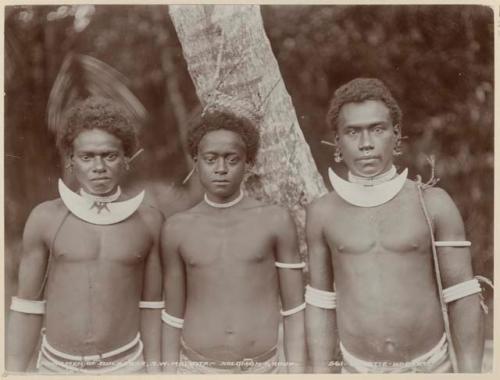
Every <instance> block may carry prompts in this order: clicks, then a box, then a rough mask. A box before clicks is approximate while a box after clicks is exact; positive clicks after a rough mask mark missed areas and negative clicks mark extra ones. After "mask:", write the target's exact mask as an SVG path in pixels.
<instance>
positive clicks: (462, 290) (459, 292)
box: [443, 278, 481, 303]
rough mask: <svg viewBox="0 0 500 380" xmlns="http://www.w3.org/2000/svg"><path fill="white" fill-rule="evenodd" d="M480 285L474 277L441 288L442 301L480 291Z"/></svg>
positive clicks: (450, 300) (451, 300)
mask: <svg viewBox="0 0 500 380" xmlns="http://www.w3.org/2000/svg"><path fill="white" fill-rule="evenodd" d="M480 292H481V286H480V285H479V281H478V280H477V279H476V278H473V279H472V280H468V281H464V282H460V283H458V284H455V285H453V286H450V287H449V288H446V289H444V290H443V298H444V302H446V303H448V302H453V301H455V300H457V299H459V298H463V297H467V296H470V295H471V294H475V293H480Z"/></svg>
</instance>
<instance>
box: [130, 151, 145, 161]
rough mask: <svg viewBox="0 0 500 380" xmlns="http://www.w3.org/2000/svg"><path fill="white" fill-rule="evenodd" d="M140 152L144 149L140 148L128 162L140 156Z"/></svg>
mask: <svg viewBox="0 0 500 380" xmlns="http://www.w3.org/2000/svg"><path fill="white" fill-rule="evenodd" d="M142 152H144V148H141V149H139V150H138V151H137V152H135V153H134V155H133V156H132V157H130V158H129V160H128V162H129V163H131V162H132V160H134V159H135V158H136V157H137V156H138V155H139V154H141V153H142Z"/></svg>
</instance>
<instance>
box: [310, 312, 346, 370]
mask: <svg viewBox="0 0 500 380" xmlns="http://www.w3.org/2000/svg"><path fill="white" fill-rule="evenodd" d="M306 337H307V348H308V352H309V358H310V361H311V363H310V365H311V370H312V372H313V373H331V372H336V369H337V368H336V366H335V365H334V361H335V358H336V356H337V355H336V354H337V352H336V350H337V343H338V338H337V330H336V318H335V311H334V310H324V309H320V308H317V307H315V306H310V305H308V306H307V309H306Z"/></svg>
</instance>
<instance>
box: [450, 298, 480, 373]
mask: <svg viewBox="0 0 500 380" xmlns="http://www.w3.org/2000/svg"><path fill="white" fill-rule="evenodd" d="M448 310H449V316H450V326H451V332H452V337H453V343H454V346H455V352H456V355H457V362H458V369H459V371H460V372H467V373H478V372H480V371H481V365H482V359H483V350H484V329H483V315H482V314H483V312H482V309H481V307H480V305H479V296H478V295H472V296H468V297H465V298H462V299H459V300H457V301H454V302H453V303H451V304H450V305H449V308H448Z"/></svg>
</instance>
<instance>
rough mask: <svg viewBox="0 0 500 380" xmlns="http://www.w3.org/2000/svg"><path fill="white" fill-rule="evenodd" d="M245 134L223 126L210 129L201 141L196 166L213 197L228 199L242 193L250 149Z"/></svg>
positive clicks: (202, 181) (220, 199)
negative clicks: (213, 129)
mask: <svg viewBox="0 0 500 380" xmlns="http://www.w3.org/2000/svg"><path fill="white" fill-rule="evenodd" d="M245 148H246V147H245V143H244V142H243V139H242V138H241V136H240V135H239V134H237V133H235V132H232V131H228V130H225V129H220V130H217V131H211V132H208V133H207V134H205V135H204V136H203V138H202V139H201V141H200V143H199V144H198V156H197V158H196V166H197V169H198V173H199V175H200V181H201V184H202V185H203V187H204V188H205V191H206V192H207V194H208V195H209V197H210V199H212V200H213V201H216V202H227V201H230V200H232V199H233V198H236V197H237V196H238V194H239V189H240V184H241V181H242V180H243V176H244V174H245V170H246V149H245Z"/></svg>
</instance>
